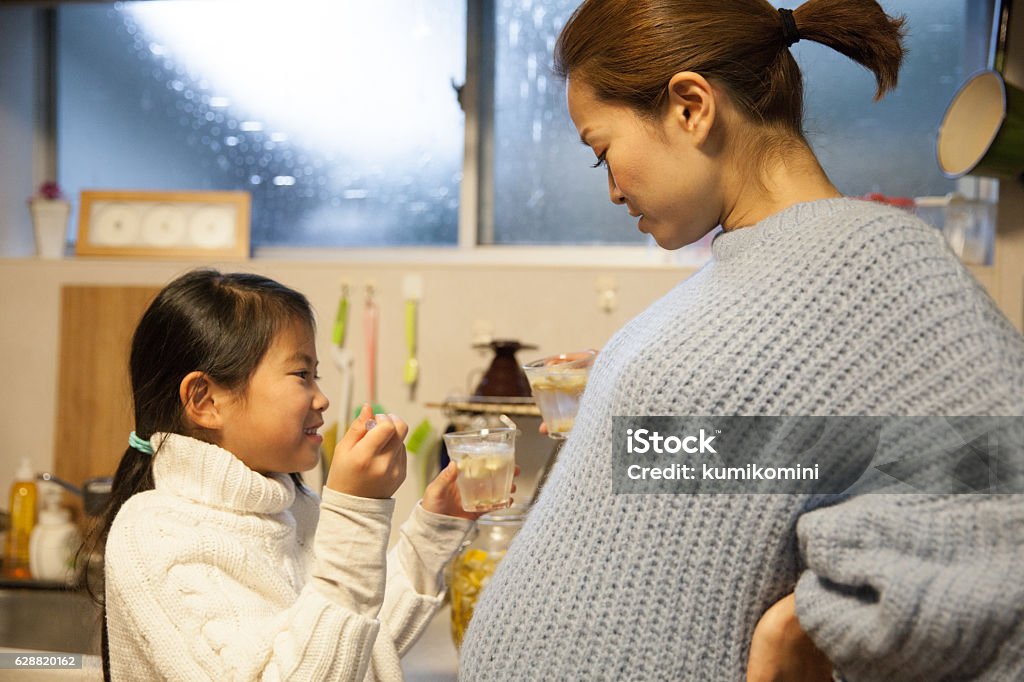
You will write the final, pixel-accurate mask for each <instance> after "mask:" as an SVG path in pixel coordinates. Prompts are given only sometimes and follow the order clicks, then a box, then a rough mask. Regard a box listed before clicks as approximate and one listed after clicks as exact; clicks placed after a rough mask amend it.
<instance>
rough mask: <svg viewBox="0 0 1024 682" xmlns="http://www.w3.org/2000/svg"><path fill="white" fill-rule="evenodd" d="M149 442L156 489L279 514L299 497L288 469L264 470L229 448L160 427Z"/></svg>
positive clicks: (217, 504) (239, 508) (216, 504)
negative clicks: (285, 471)
mask: <svg viewBox="0 0 1024 682" xmlns="http://www.w3.org/2000/svg"><path fill="white" fill-rule="evenodd" d="M151 442H152V443H153V448H154V450H155V451H156V454H155V455H153V457H155V459H154V460H153V480H154V483H155V486H156V489H157V490H161V491H164V492H169V493H173V494H175V495H180V496H182V497H185V498H188V499H190V500H195V501H196V502H201V503H203V504H206V505H209V506H211V507H219V508H222V509H233V510H236V511H241V512H251V513H257V514H277V513H279V512H282V511H284V510H285V509H288V508H289V507H290V506H291V505H292V503H293V502H294V501H295V484H294V483H293V482H292V479H291V477H290V476H288V475H287V474H270V475H268V476H264V475H263V474H259V473H257V472H255V471H253V470H252V469H250V468H249V467H247V466H246V465H245V464H243V463H242V461H241V460H240V459H238V458H237V457H235V456H234V455H233V454H231V453H230V452H228V451H227V450H224V449H223V448H220V447H218V446H216V445H213V444H211V443H205V442H203V441H200V440H196V439H195V438H189V437H188V436H182V435H179V434H174V433H170V434H168V433H157V434H154V435H153V437H152V439H151Z"/></svg>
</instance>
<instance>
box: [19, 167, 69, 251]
mask: <svg viewBox="0 0 1024 682" xmlns="http://www.w3.org/2000/svg"><path fill="white" fill-rule="evenodd" d="M28 204H29V210H30V211H31V213H32V227H33V228H34V230H35V235H36V255H37V256H41V257H42V258H62V257H63V256H64V245H65V243H66V241H67V232H68V216H69V215H70V213H71V204H69V203H68V202H67V200H65V199H64V195H63V193H62V192H61V191H60V186H58V185H57V183H56V182H53V181H48V182H44V183H43V184H42V185H40V186H39V191H38V192H37V193H36V195H35V196H34V197H32V198H31V199H29V200H28Z"/></svg>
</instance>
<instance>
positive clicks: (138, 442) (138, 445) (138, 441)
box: [128, 431, 153, 455]
mask: <svg viewBox="0 0 1024 682" xmlns="http://www.w3.org/2000/svg"><path fill="white" fill-rule="evenodd" d="M128 445H129V446H130V447H133V448H135V449H136V450H138V451H139V452H144V453H145V454H147V455H152V454H153V446H152V445H150V444H149V441H148V440H143V439H142V438H139V437H138V436H136V435H135V432H134V431H132V432H131V433H129V434H128Z"/></svg>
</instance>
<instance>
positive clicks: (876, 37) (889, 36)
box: [793, 0, 906, 100]
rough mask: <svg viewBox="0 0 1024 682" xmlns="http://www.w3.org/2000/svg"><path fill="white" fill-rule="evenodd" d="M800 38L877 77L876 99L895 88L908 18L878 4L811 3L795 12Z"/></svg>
mask: <svg viewBox="0 0 1024 682" xmlns="http://www.w3.org/2000/svg"><path fill="white" fill-rule="evenodd" d="M793 19H794V22H795V24H796V29H797V31H798V32H799V35H800V38H801V39H803V40H813V41H814V42H816V43H821V44H822V45H826V46H828V47H831V48H832V49H833V50H836V51H837V52H840V53H842V54H844V55H846V56H847V57H849V58H850V59H852V60H854V61H855V62H857V63H858V64H860V65H862V66H864V67H865V68H867V69H868V70H870V71H871V72H873V73H874V74H875V80H876V81H877V83H878V89H877V90H876V91H875V99H876V100H879V99H881V98H882V96H883V95H885V93H886V92H888V91H889V90H892V89H894V88H895V87H896V81H897V78H898V76H899V71H900V65H901V64H902V63H903V56H904V55H905V54H906V49H905V48H904V47H903V38H904V36H905V35H906V18H905V17H902V16H901V17H895V18H894V17H890V16H889V15H887V14H886V13H885V10H883V9H882V7H881V6H880V5H879V4H878V3H877V2H875V0H808V1H807V2H805V3H804V4H802V5H800V6H799V7H797V8H796V9H795V10H793Z"/></svg>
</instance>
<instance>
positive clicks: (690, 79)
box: [668, 71, 718, 146]
mask: <svg viewBox="0 0 1024 682" xmlns="http://www.w3.org/2000/svg"><path fill="white" fill-rule="evenodd" d="M668 110H669V113H668V116H669V120H668V124H669V125H670V126H673V127H676V128H677V129H679V130H681V131H683V132H686V133H689V134H692V135H693V136H694V137H693V138H691V139H692V140H693V142H694V144H696V145H697V146H700V145H702V144H704V141H705V140H707V138H708V136H709V135H710V134H711V128H712V126H713V125H714V123H715V117H716V115H717V113H718V112H717V109H716V102H715V91H714V89H713V88H712V87H711V84H710V83H708V81H707V79H705V78H704V76H701V75H700V74H699V73H694V72H692V71H681V72H679V73H677V74H675V75H674V76H672V78H671V79H670V80H669V82H668Z"/></svg>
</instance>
